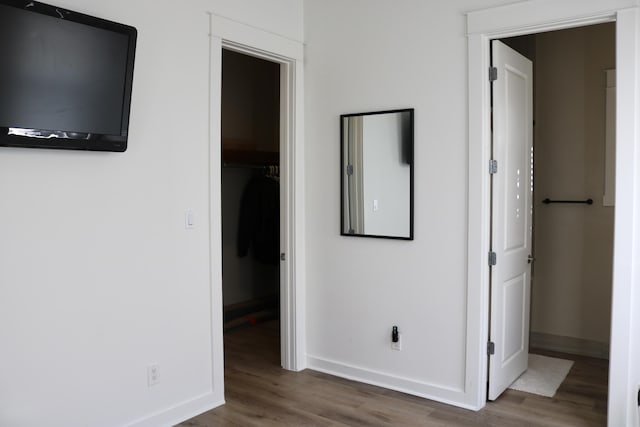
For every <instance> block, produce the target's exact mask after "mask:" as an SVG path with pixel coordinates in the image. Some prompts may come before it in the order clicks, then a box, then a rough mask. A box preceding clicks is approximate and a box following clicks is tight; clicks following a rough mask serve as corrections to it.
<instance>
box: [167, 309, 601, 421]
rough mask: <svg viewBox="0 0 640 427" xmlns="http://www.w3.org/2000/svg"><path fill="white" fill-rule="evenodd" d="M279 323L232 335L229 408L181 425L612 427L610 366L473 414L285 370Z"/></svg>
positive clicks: (576, 372)
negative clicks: (548, 393) (549, 391)
mask: <svg viewBox="0 0 640 427" xmlns="http://www.w3.org/2000/svg"><path fill="white" fill-rule="evenodd" d="M279 351H280V344H279V341H278V324H277V322H275V321H274V322H269V323H265V324H258V325H256V326H252V327H249V328H243V329H238V330H234V331H232V332H230V333H227V334H225V362H226V366H225V389H226V402H227V403H226V404H225V405H224V406H221V407H219V408H216V409H214V410H212V411H209V412H206V413H204V414H202V415H199V416H197V417H195V418H192V419H191V420H188V421H185V422H184V423H182V424H180V425H179V426H180V427H213V426H335V427H338V426H448V427H450V426H453V427H457V426H518V427H523V426H554V427H561V426H572V427H575V426H605V425H606V411H607V408H606V403H607V376H608V372H607V371H608V361H606V360H600V359H592V358H588V357H580V356H568V355H559V354H557V353H552V352H542V351H540V352H536V353H539V354H545V355H548V356H556V357H564V358H569V359H571V360H574V361H575V364H574V366H573V368H572V369H571V371H570V372H569V375H568V376H567V379H566V380H565V381H564V383H563V384H562V385H561V386H560V389H559V390H558V392H557V393H556V395H555V396H554V397H553V398H547V397H542V396H537V395H533V394H528V393H523V392H520V391H516V390H507V391H506V392H505V393H504V394H503V395H502V396H501V397H500V398H499V399H498V400H496V401H495V402H489V403H487V406H486V407H485V408H484V409H482V410H481V411H478V412H474V411H469V410H465V409H460V408H456V407H453V406H449V405H445V404H441V403H437V402H433V401H430V400H427V399H422V398H419V397H415V396H411V395H407V394H403V393H399V392H395V391H390V390H386V389H383V388H379V387H374V386H370V385H367V384H361V383H357V382H354V381H349V380H345V379H342V378H338V377H333V376H330V375H326V374H322V373H319V372H315V371H312V370H305V371H303V372H297V373H296V372H289V371H285V370H283V369H281V368H280V362H279V361H280V356H279Z"/></svg>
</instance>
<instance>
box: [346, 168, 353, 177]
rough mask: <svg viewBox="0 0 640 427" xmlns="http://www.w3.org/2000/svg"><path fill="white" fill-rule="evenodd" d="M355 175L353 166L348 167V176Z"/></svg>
mask: <svg viewBox="0 0 640 427" xmlns="http://www.w3.org/2000/svg"><path fill="white" fill-rule="evenodd" d="M351 175H353V165H347V176H351Z"/></svg>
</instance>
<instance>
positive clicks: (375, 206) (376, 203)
mask: <svg viewBox="0 0 640 427" xmlns="http://www.w3.org/2000/svg"><path fill="white" fill-rule="evenodd" d="M373 211H374V212H378V199H373Z"/></svg>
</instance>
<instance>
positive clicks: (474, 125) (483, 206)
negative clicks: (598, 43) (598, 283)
mask: <svg viewBox="0 0 640 427" xmlns="http://www.w3.org/2000/svg"><path fill="white" fill-rule="evenodd" d="M605 3H606V4H605ZM637 6H638V3H637V1H635V0H610V1H608V2H602V1H596V0H566V1H563V2H561V3H559V2H557V1H553V0H532V1H528V2H519V3H514V4H509V5H505V6H499V7H496V8H491V9H485V10H480V11H475V12H470V13H469V14H468V15H467V30H468V34H467V35H468V67H469V69H468V71H469V76H468V77H469V189H468V191H469V193H468V197H469V199H468V200H469V204H468V209H469V210H468V221H469V222H468V227H469V228H468V236H469V237H468V239H469V240H468V290H467V301H468V304H467V357H466V393H465V394H466V395H467V397H468V399H469V402H467V403H468V404H469V405H470V406H472V407H475V408H477V409H480V408H482V407H483V406H484V405H485V403H486V398H487V395H486V384H487V337H488V324H489V298H488V296H489V267H488V262H487V254H488V251H489V247H490V246H489V243H490V203H489V202H490V181H489V173H488V165H489V160H490V153H491V129H490V119H491V110H490V109H491V106H490V95H491V93H490V85H489V79H488V71H489V65H490V52H489V43H490V41H491V40H492V39H498V38H504V37H511V36H516V35H523V34H532V33H538V32H543V31H551V30H560V29H564V28H571V27H577V26H584V25H592V24H597V23H603V22H611V21H615V22H616V68H617V73H618V75H617V86H618V89H619V91H618V93H619V96H618V98H617V100H616V110H617V117H616V133H617V135H616V166H615V171H616V172H615V181H616V190H615V191H616V212H615V234H614V264H613V296H612V298H613V302H612V319H611V320H612V321H611V348H610V354H611V357H610V374H609V405H608V424H609V426H621V425H632V424H631V422H632V419H633V418H632V417H633V411H634V410H637V406H636V405H637V390H636V387H637V384H635V382H634V381H633V378H632V375H631V373H632V372H634V371H633V365H632V360H631V359H630V355H631V350H632V348H631V344H630V343H631V342H632V341H633V339H635V338H634V337H633V336H632V332H633V324H632V319H633V316H634V315H637V314H634V313H633V307H632V304H633V301H634V300H633V297H634V287H636V286H640V271H638V270H639V269H638V266H637V264H638V261H637V260H638V259H640V257H639V256H638V255H639V254H638V252H639V250H640V248H639V246H640V245H639V244H638V243H637V241H638V239H639V237H640V236H639V235H638V230H640V188H639V187H640V159H639V157H640V156H639V155H638V154H637V150H636V147H638V146H640V140H639V130H638V126H637V125H638V117H640V105H639V102H638V100H639V98H640V90H639V82H638V76H639V75H640V64H639V59H640V53H639V51H640V49H639V46H638V44H639V36H640V18H639V14H638V7H637ZM636 310H637V309H636Z"/></svg>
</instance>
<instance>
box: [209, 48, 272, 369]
mask: <svg viewBox="0 0 640 427" xmlns="http://www.w3.org/2000/svg"><path fill="white" fill-rule="evenodd" d="M280 84H281V64H279V63H275V62H271V61H268V60H266V59H262V58H258V57H256V56H251V55H247V54H245V53H241V52H238V51H234V50H230V49H223V50H222V91H221V94H222V96H221V150H222V152H221V162H222V164H221V199H222V200H221V202H222V203H221V207H222V297H223V322H224V326H223V327H224V330H223V333H224V348H225V359H226V363H225V365H226V366H229V363H231V361H232V360H237V359H238V358H242V357H254V358H257V359H259V361H258V363H261V364H265V363H266V364H268V365H272V366H280V365H281V343H280V330H281V327H280V319H281V315H280V313H281V308H280V301H281V288H282V285H281V283H282V280H281V264H282V263H281V257H284V251H283V250H282V249H281V248H282V246H283V245H282V244H281V242H282V241H284V239H283V238H282V236H283V234H284V233H283V232H281V228H283V227H281V224H282V221H281V220H282V215H281V206H282V205H283V203H282V202H281V194H282V193H283V192H282V191H281V181H280V174H281V167H282V166H283V165H281V164H280V158H281V156H280V152H281V145H282V142H281V134H282V133H281V111H282V109H281V99H280V98H281V96H280V95H281V87H280Z"/></svg>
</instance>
